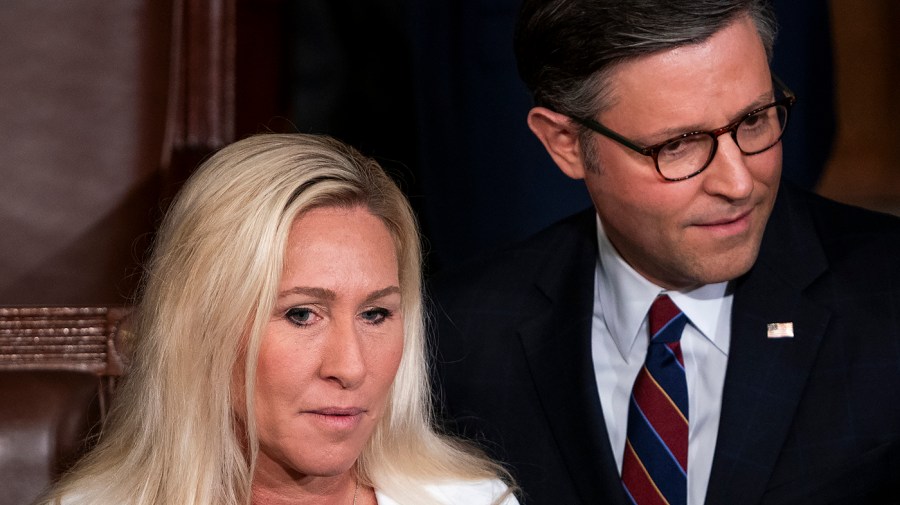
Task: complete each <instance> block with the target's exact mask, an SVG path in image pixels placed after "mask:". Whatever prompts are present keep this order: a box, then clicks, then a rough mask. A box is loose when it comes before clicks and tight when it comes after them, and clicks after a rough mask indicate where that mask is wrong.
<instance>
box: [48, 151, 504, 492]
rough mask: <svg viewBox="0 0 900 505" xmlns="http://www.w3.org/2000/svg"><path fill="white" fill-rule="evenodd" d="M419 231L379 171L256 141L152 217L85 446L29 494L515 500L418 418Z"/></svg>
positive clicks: (364, 162) (490, 469)
mask: <svg viewBox="0 0 900 505" xmlns="http://www.w3.org/2000/svg"><path fill="white" fill-rule="evenodd" d="M420 262H421V259H420V251H419V237H418V233H417V230H416V226H415V220H414V217H413V214H412V212H411V210H410V208H409V205H408V203H407V202H406V200H405V198H404V197H403V195H402V194H401V193H400V191H399V190H398V188H397V187H396V185H394V183H393V182H392V181H391V180H390V179H389V178H388V177H387V176H386V175H385V174H384V172H383V171H382V170H381V168H380V167H378V165H377V164H376V163H375V162H374V161H372V160H369V159H366V158H364V157H362V156H361V155H359V153H357V152H356V151H355V150H353V149H352V148H349V147H347V146H344V145H342V144H340V143H339V142H337V141H335V140H332V139H329V138H325V137H316V136H308V135H261V136H256V137H251V138H249V139H246V140H243V141H240V142H237V143H235V144H233V145H231V146H229V147H226V148H225V149H223V150H222V151H220V152H218V153H217V154H215V155H214V156H213V157H212V158H210V159H209V160H208V161H207V162H206V163H204V164H203V166H201V167H200V168H199V169H198V171H197V172H196V173H195V174H194V175H193V176H192V177H191V178H190V180H189V181H188V182H187V183H186V184H185V187H184V188H183V190H182V191H181V193H180V194H179V196H178V197H177V199H176V200H175V202H174V203H173V204H172V207H171V209H170V210H169V212H168V214H167V216H166V218H165V220H164V222H163V225H162V227H161V229H160V232H159V235H158V238H157V243H156V246H155V250H154V253H153V256H152V258H151V260H150V263H149V267H148V271H147V274H146V276H145V282H144V287H143V294H142V300H141V302H140V304H139V306H138V308H137V311H136V315H135V323H134V324H135V326H134V334H135V342H134V360H133V363H132V367H131V369H130V370H129V372H128V375H127V378H126V380H125V382H124V383H123V385H122V387H121V388H120V390H119V392H118V397H117V400H116V404H115V406H114V409H113V412H112V414H111V419H110V424H109V426H108V430H107V431H106V432H105V433H104V435H103V437H102V439H101V440H100V442H99V444H98V446H97V447H96V448H95V449H94V450H93V451H92V452H91V453H90V454H89V455H88V456H87V457H86V458H85V459H84V460H83V461H81V462H80V463H79V464H78V465H77V466H76V468H75V469H74V470H73V471H72V472H70V473H69V474H68V475H67V476H66V477H65V478H64V479H63V480H62V482H61V483H60V484H59V485H58V486H57V487H56V488H55V489H54V490H52V493H51V494H50V495H49V498H47V499H45V501H44V502H43V503H64V504H66V505H69V504H73V505H74V504H105V503H109V504H117V505H119V504H129V505H138V504H141V505H143V504H159V505H162V504H165V505H171V504H209V505H232V504H233V505H238V504H242V505H243V504H248V503H250V504H254V505H263V504H282V503H283V504H287V503H290V504H304V503H317V504H318V503H321V504H325V503H328V504H331V503H335V504H347V505H349V504H358V505H363V504H374V503H378V504H380V505H394V504H416V505H419V504H426V503H434V504H451V503H459V504H466V505H468V504H478V503H482V504H488V503H493V504H500V503H502V504H504V505H510V504H515V503H516V500H515V498H514V497H513V496H512V493H511V491H510V490H509V489H507V487H506V485H504V484H503V483H502V482H501V481H500V480H499V479H498V476H506V475H507V474H506V473H505V472H504V471H503V470H502V469H501V468H500V467H498V466H497V465H495V464H494V463H492V462H490V461H488V460H486V459H484V458H483V457H481V456H479V455H477V454H476V453H475V452H473V451H472V450H471V449H470V448H468V447H466V446H464V445H463V444H461V443H459V442H457V441H454V440H451V439H448V438H446V437H443V436H441V435H438V434H436V433H435V432H434V431H432V429H431V428H430V426H431V424H430V421H431V419H430V416H429V412H430V411H429V401H428V394H429V393H428V392H429V388H428V386H427V383H426V377H427V376H426V364H425V357H424V328H423V314H422V295H421V264H420Z"/></svg>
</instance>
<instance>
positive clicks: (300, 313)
mask: <svg viewBox="0 0 900 505" xmlns="http://www.w3.org/2000/svg"><path fill="white" fill-rule="evenodd" d="M314 316H315V314H313V311H312V310H310V309H307V308H303V307H293V308H291V309H288V311H287V312H286V313H285V314H284V317H285V318H286V319H287V320H288V321H290V322H292V323H294V324H296V325H297V326H307V325H309V324H310V323H312V321H313V317H314Z"/></svg>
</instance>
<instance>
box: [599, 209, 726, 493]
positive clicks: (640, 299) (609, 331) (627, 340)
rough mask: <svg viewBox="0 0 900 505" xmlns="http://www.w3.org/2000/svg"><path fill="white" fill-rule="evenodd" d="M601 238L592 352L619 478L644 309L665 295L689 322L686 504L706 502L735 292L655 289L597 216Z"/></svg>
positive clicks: (685, 341)
mask: <svg viewBox="0 0 900 505" xmlns="http://www.w3.org/2000/svg"><path fill="white" fill-rule="evenodd" d="M597 240H598V244H599V247H600V255H599V258H598V261H597V268H596V271H595V276H594V318H593V323H592V330H591V349H592V357H593V361H594V373H595V374H596V377H597V389H598V391H599V392H600V404H601V405H602V406H603V417H604V419H605V420H606V429H607V432H608V434H609V441H610V444H611V446H612V449H613V453H614V454H615V457H616V466H617V468H618V470H619V474H620V475H621V473H622V456H623V454H624V451H625V432H626V430H627V428H628V402H629V398H630V396H631V388H632V386H633V385H634V380H635V378H636V377H637V374H638V372H639V371H640V369H641V367H642V366H643V364H644V358H645V356H646V354H647V346H648V345H649V342H648V341H649V336H648V332H649V329H648V327H647V312H648V311H649V310H650V305H651V304H652V303H653V300H654V299H655V298H656V297H657V296H658V295H659V294H661V293H666V294H668V295H669V297H670V298H671V299H672V301H673V302H675V304H676V305H677V306H678V308H680V309H681V310H682V312H684V313H685V315H686V316H687V318H688V319H689V323H688V324H687V325H686V326H685V329H684V333H683V334H682V337H681V350H682V353H683V355H684V365H685V376H686V380H687V388H688V426H689V428H688V429H689V433H688V472H687V492H688V501H687V502H688V505H702V504H703V501H704V499H705V497H706V487H707V485H708V483H709V473H710V469H711V468H712V460H713V453H714V451H715V448H716V434H717V433H718V430H719V412H720V411H721V409H722V388H723V386H724V383H725V368H726V365H727V362H728V347H729V341H730V335H731V304H732V300H733V295H732V294H730V293H727V292H726V288H727V283H724V282H723V283H719V284H710V285H706V286H703V287H701V288H698V289H695V290H693V291H689V292H684V293H682V292H677V291H666V290H665V289H663V288H661V287H659V286H656V285H655V284H653V283H652V282H650V281H648V280H647V279H645V278H644V277H642V276H641V275H640V274H639V273H637V272H636V271H635V270H634V269H633V268H631V266H630V265H628V263H626V262H625V260H624V259H623V258H622V256H620V255H619V253H618V252H617V251H616V249H615V248H614V247H613V245H612V244H611V243H610V242H609V239H608V238H607V236H606V233H605V232H604V231H603V226H602V224H601V223H600V219H599V218H598V219H597Z"/></svg>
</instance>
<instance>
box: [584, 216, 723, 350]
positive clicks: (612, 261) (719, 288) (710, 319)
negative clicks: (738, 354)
mask: <svg viewBox="0 0 900 505" xmlns="http://www.w3.org/2000/svg"><path fill="white" fill-rule="evenodd" d="M597 244H598V246H599V252H600V254H599V256H598V260H597V271H596V276H595V282H594V285H595V288H594V289H595V296H596V298H597V300H598V301H599V304H600V309H601V311H602V314H603V319H604V320H605V321H606V326H607V329H609V333H610V335H612V338H613V341H614V342H615V344H616V348H617V349H618V350H619V353H620V354H621V355H622V358H623V359H625V360H626V361H627V359H628V356H629V354H630V352H629V351H630V350H631V348H632V346H633V345H634V342H635V341H636V340H637V337H638V334H639V332H640V329H641V325H642V324H643V323H644V320H645V319H646V316H647V312H648V311H649V310H650V305H652V304H653V300H655V299H656V297H657V296H659V295H660V294H662V293H666V294H668V295H669V296H670V297H671V298H672V301H673V302H675V304H676V305H677V306H678V308H680V309H681V310H682V311H683V312H684V313H685V315H686V316H687V317H688V319H689V320H690V323H691V325H693V326H694V327H695V328H696V329H697V330H698V331H699V332H700V333H701V334H702V335H703V336H704V337H705V338H707V339H708V340H710V341H711V342H712V344H713V345H715V346H716V347H717V348H718V349H719V350H721V351H722V352H723V353H725V354H726V355H727V354H728V347H729V345H728V344H729V342H728V338H727V334H725V335H724V336H723V335H722V334H723V332H718V331H716V328H717V327H718V326H719V325H720V324H722V321H721V317H722V307H723V304H725V303H730V301H731V300H730V296H731V295H730V294H729V293H727V287H728V283H727V282H720V283H716V284H707V285H704V286H701V287H699V288H697V289H694V290H691V291H687V292H679V291H668V290H666V289H663V288H661V287H659V286H657V285H656V284H653V283H652V282H650V281H649V280H647V279H646V278H644V277H643V276H642V275H641V274H639V273H638V272H637V271H636V270H635V269H634V268H632V267H631V265H629V264H628V263H627V262H626V261H625V260H624V258H622V256H621V255H620V254H619V252H618V251H616V248H615V247H613V245H612V243H611V242H610V241H609V238H608V237H607V236H606V232H605V231H604V230H603V224H602V223H601V222H600V217H599V216H597ZM730 312H731V311H730V310H729V311H728V313H727V314H726V317H727V316H729V315H730Z"/></svg>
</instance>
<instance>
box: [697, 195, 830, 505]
mask: <svg viewBox="0 0 900 505" xmlns="http://www.w3.org/2000/svg"><path fill="white" fill-rule="evenodd" d="M826 267H827V265H826V261H825V256H824V253H823V252H822V250H821V248H820V245H819V241H818V238H817V237H816V235H815V233H814V231H813V224H812V221H811V219H810V218H809V216H808V214H807V213H806V210H805V208H804V207H801V206H799V205H796V204H795V202H794V201H793V199H792V197H791V194H790V193H788V192H787V190H782V191H781V192H780V193H779V196H778V199H777V202H776V207H775V209H774V210H773V213H772V217H771V219H770V221H769V225H768V227H767V230H766V234H765V237H764V239H763V244H762V247H761V249H760V255H759V258H758V260H757V262H756V264H755V265H754V267H753V268H752V269H751V271H750V272H749V273H748V274H747V275H745V276H744V277H743V278H741V279H739V280H738V281H737V282H736V283H735V296H734V306H733V309H732V327H731V348H730V352H729V357H728V371H727V373H726V377H725V388H724V392H723V400H722V412H721V420H720V424H719V433H718V438H717V441H716V450H715V456H714V460H713V468H712V473H711V475H710V480H709V487H708V489H707V500H706V503H707V504H709V505H715V504H722V505H725V504H728V505H731V504H756V503H758V502H759V501H760V498H761V497H762V495H763V493H764V491H765V489H766V485H767V483H768V479H769V475H770V474H771V472H772V470H773V468H774V466H775V465H776V463H777V459H778V455H779V454H780V452H781V448H782V447H783V445H784V443H785V440H786V437H787V433H788V430H789V428H790V425H791V422H792V419H793V415H794V412H795V410H796V407H797V404H798V402H799V401H800V399H801V395H802V392H803V388H804V386H805V384H806V381H807V379H808V377H809V373H810V370H811V368H812V365H813V363H814V362H815V359H816V355H817V352H818V348H819V344H820V342H821V339H822V336H823V334H824V332H825V328H826V326H827V323H828V318H829V312H828V311H827V310H826V309H825V308H823V307H821V306H820V305H817V304H816V303H815V302H814V301H812V300H810V299H809V298H807V297H806V296H805V295H804V293H803V291H804V290H805V288H806V287H807V286H809V285H810V284H811V283H812V282H813V281H814V280H815V279H817V278H818V277H819V276H820V275H821V274H822V273H823V272H824V271H825V270H826ZM784 322H791V323H793V332H794V337H793V338H768V337H767V328H766V326H767V324H768V323H784Z"/></svg>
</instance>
